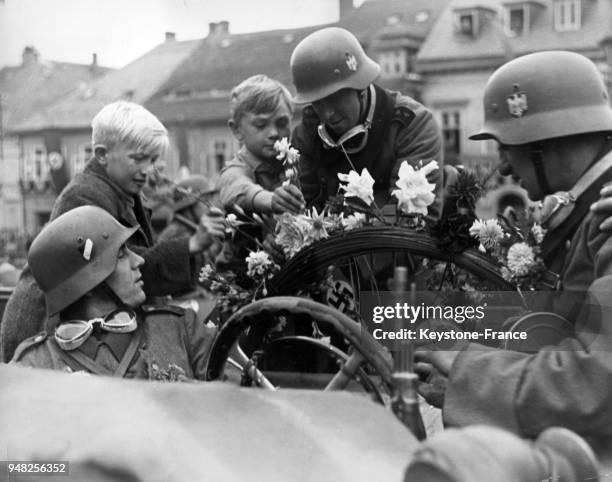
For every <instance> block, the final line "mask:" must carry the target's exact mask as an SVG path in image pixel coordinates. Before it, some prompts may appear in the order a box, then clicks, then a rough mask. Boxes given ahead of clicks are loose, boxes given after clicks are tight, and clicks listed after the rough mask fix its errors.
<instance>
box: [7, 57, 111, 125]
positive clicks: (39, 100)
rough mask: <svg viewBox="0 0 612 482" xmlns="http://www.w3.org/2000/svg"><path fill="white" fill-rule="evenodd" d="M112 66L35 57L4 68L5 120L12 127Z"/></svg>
mask: <svg viewBox="0 0 612 482" xmlns="http://www.w3.org/2000/svg"><path fill="white" fill-rule="evenodd" d="M109 70H110V69H108V68H106V67H100V66H95V67H94V66H92V65H84V64H73V63H67V62H54V61H32V62H28V63H26V64H24V65H20V66H15V67H12V66H11V67H4V68H3V69H1V70H0V94H1V95H2V122H3V125H4V128H5V129H7V130H10V129H11V128H12V127H13V126H14V125H16V124H17V123H19V122H21V121H23V120H24V119H26V118H27V117H29V116H31V115H32V114H34V113H36V112H40V111H42V110H44V109H45V108H46V106H48V105H49V104H50V103H51V102H53V101H55V100H57V99H59V98H61V97H63V96H64V95H66V94H67V93H68V92H70V91H71V90H73V89H75V88H76V87H77V86H78V85H80V84H84V83H86V82H91V81H92V80H93V79H95V78H96V77H99V76H100V75H103V74H104V73H106V72H108V71H109Z"/></svg>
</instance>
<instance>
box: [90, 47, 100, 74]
mask: <svg viewBox="0 0 612 482" xmlns="http://www.w3.org/2000/svg"><path fill="white" fill-rule="evenodd" d="M89 68H90V70H91V73H92V74H93V75H96V74H97V73H98V54H97V53H95V52H94V53H93V54H91V65H90V66H89Z"/></svg>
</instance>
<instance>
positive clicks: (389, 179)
mask: <svg viewBox="0 0 612 482" xmlns="http://www.w3.org/2000/svg"><path fill="white" fill-rule="evenodd" d="M375 89H376V105H375V108H374V117H373V120H372V127H371V128H370V132H369V137H368V141H367V144H366V145H365V147H364V148H363V149H362V150H361V151H359V152H357V153H355V154H349V156H350V158H351V161H352V163H353V165H354V166H355V168H356V169H357V171H358V172H359V174H361V170H362V169H363V168H364V167H365V168H367V169H368V172H369V173H370V174H371V175H372V177H373V178H374V181H375V184H374V195H375V199H376V203H377V204H378V205H379V207H382V206H383V205H384V204H387V203H389V202H395V201H394V199H391V195H390V192H391V190H393V189H395V188H396V186H395V181H396V180H397V173H398V171H399V167H400V164H401V163H402V161H408V162H409V163H410V164H411V165H413V166H415V167H416V166H417V165H418V162H419V161H423V163H424V164H426V163H428V162H429V161H431V160H435V161H437V162H438V165H439V169H438V170H436V171H434V172H433V173H431V175H430V176H428V177H429V181H430V182H432V183H435V184H436V190H435V193H436V201H434V203H433V204H432V205H431V206H430V207H429V214H430V215H431V216H434V217H438V216H439V215H440V212H441V208H442V198H441V195H442V168H443V165H444V162H443V151H442V135H441V133H440V128H439V127H438V125H437V124H436V121H435V120H434V117H433V115H432V113H431V112H430V111H429V110H428V109H426V108H425V107H424V106H423V105H422V104H420V103H418V102H417V101H415V100H414V99H412V98H410V97H407V96H403V95H401V94H400V93H398V92H391V91H388V90H385V89H382V88H380V87H378V86H375ZM320 122H321V121H320V120H319V118H318V117H317V115H316V114H315V112H314V109H313V108H312V107H311V106H307V107H305V108H304V111H303V114H302V122H301V124H300V125H298V126H297V127H296V128H295V130H294V133H293V137H292V140H291V142H292V144H293V146H294V147H295V148H296V149H297V150H298V151H300V165H301V171H302V172H301V178H300V182H301V185H302V192H303V193H304V198H305V199H306V202H307V203H308V204H309V205H315V206H317V207H322V206H323V205H324V203H325V201H326V200H327V199H328V198H329V197H330V196H334V195H335V194H336V193H337V191H338V184H339V181H338V176H337V174H338V173H344V174H346V173H348V172H349V171H350V170H351V166H350V164H349V163H348V161H347V159H346V157H345V155H344V153H343V152H342V151H341V150H338V149H328V148H326V147H324V146H323V143H322V141H321V139H319V137H318V134H317V126H318V125H319V124H320Z"/></svg>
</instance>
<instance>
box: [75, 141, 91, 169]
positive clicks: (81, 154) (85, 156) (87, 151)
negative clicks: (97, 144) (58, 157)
mask: <svg viewBox="0 0 612 482" xmlns="http://www.w3.org/2000/svg"><path fill="white" fill-rule="evenodd" d="M91 156H92V150H91V144H87V145H85V146H81V148H80V149H79V151H78V153H77V154H76V155H74V157H73V158H72V175H74V174H77V173H79V172H82V171H83V169H84V168H85V164H87V161H88V160H89V159H90V158H91Z"/></svg>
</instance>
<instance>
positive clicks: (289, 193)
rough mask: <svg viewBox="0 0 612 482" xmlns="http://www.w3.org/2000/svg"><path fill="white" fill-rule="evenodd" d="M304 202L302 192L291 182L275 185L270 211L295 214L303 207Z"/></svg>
mask: <svg viewBox="0 0 612 482" xmlns="http://www.w3.org/2000/svg"><path fill="white" fill-rule="evenodd" d="M305 206H306V203H305V201H304V196H303V195H302V192H301V191H300V190H299V189H298V188H297V187H296V186H294V185H293V184H288V185H286V186H280V187H277V188H276V189H275V190H274V192H273V193H272V212H273V213H275V214H282V213H286V212H289V213H293V214H297V213H299V212H300V211H302V210H303V209H304V207H305Z"/></svg>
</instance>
